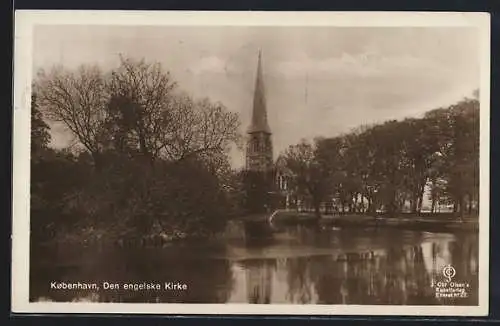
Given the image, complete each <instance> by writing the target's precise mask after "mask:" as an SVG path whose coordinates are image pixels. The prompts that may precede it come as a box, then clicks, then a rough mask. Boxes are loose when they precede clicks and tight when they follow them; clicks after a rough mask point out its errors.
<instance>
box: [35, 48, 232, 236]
mask: <svg viewBox="0 0 500 326" xmlns="http://www.w3.org/2000/svg"><path fill="white" fill-rule="evenodd" d="M47 122H51V123H59V124H61V125H63V126H64V127H65V128H66V129H67V130H68V131H69V133H70V134H71V135H72V136H73V137H74V140H75V141H74V145H72V146H69V147H68V148H64V149H62V150H55V149H53V148H52V147H53V146H50V143H51V132H50V128H49V125H48V124H47ZM31 125H32V129H31V130H32V131H31V140H32V143H31V145H32V180H31V184H32V191H31V200H32V203H31V210H32V214H31V216H32V218H31V227H32V238H33V239H39V240H40V241H43V240H46V239H51V238H52V239H53V238H54V237H55V238H60V237H62V236H68V235H77V234H79V235H80V238H82V239H83V238H92V237H106V238H109V239H112V238H123V237H125V238H131V237H147V236H153V235H156V236H161V237H163V238H165V237H168V238H175V237H178V236H183V235H186V234H189V235H193V234H206V233H210V232H215V231H217V230H219V229H220V227H221V226H222V225H223V224H224V220H225V219H226V218H228V217H229V216H230V215H231V214H232V212H233V208H234V205H231V200H230V195H229V191H228V187H227V184H228V183H229V182H228V180H227V179H228V177H229V176H230V175H231V172H230V164H229V160H228V156H227V154H228V151H229V149H230V148H231V146H233V145H234V144H237V145H238V144H239V141H240V135H239V126H240V121H239V117H238V115H237V114H235V113H233V112H231V111H229V110H227V109H226V108H225V107H224V106H223V105H222V104H221V103H213V102H211V101H209V100H208V99H202V100H195V99H193V98H192V97H191V96H189V95H188V94H186V93H184V92H182V91H180V90H179V89H178V86H177V83H176V82H175V81H173V79H172V77H171V76H170V74H169V73H168V72H167V71H164V70H163V69H162V67H161V65H159V64H150V63H146V62H145V61H134V60H130V59H124V58H121V63H120V65H119V67H117V68H116V69H113V70H111V71H109V72H103V71H102V70H101V69H99V67H97V66H81V67H80V68H78V69H76V70H68V69H65V68H61V67H56V68H54V69H52V70H51V71H50V72H40V73H39V74H38V76H37V78H36V80H35V81H34V85H33V96H32V123H31Z"/></svg>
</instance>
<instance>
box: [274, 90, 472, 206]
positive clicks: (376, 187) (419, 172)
mask: <svg viewBox="0 0 500 326" xmlns="http://www.w3.org/2000/svg"><path fill="white" fill-rule="evenodd" d="M478 116H479V102H478V100H477V99H474V98H473V99H468V98H466V99H464V100H462V101H460V102H459V103H457V104H455V105H451V106H450V107H448V108H442V109H437V110H433V111H429V112H427V113H426V114H425V116H424V117H423V118H420V119H416V118H412V119H405V120H402V121H396V120H392V121H386V122H384V123H382V124H377V125H372V126H364V127H362V128H358V129H356V130H353V131H352V132H351V133H348V134H345V135H340V136H338V137H333V138H325V139H317V140H316V142H315V144H309V143H307V142H305V141H302V142H301V143H300V144H297V145H292V146H290V147H289V148H288V149H287V150H286V151H285V152H284V155H283V157H284V158H285V161H286V165H287V167H288V169H289V170H290V171H291V176H292V183H293V185H294V187H295V193H296V194H297V195H299V196H304V195H307V196H310V197H311V198H312V199H313V201H314V202H315V204H314V206H315V207H316V210H317V207H318V206H319V202H320V201H331V200H335V201H337V202H338V203H339V204H340V207H341V209H340V210H341V212H344V211H345V210H346V208H347V210H348V211H349V212H368V213H371V214H374V213H375V212H376V211H377V210H383V211H385V212H387V213H388V214H390V215H394V214H396V213H399V212H401V211H403V210H405V209H409V211H411V212H413V213H418V212H420V211H421V210H422V206H423V201H424V194H425V192H426V189H427V188H430V191H429V192H428V193H429V194H428V196H429V198H430V200H431V209H432V211H433V212H434V211H435V210H436V207H437V205H438V204H448V203H451V204H453V210H454V212H455V213H457V214H459V215H464V214H469V215H470V214H473V213H477V208H478V201H479V197H478V188H479V183H478V182H479V181H478V176H479V166H478V164H479V162H478V160H479V120H478Z"/></svg>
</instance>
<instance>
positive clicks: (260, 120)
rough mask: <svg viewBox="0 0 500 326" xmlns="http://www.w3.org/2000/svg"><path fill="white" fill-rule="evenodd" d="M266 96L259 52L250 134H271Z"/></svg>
mask: <svg viewBox="0 0 500 326" xmlns="http://www.w3.org/2000/svg"><path fill="white" fill-rule="evenodd" d="M265 95H266V94H265V88H264V78H263V74H262V55H261V51H260V50H259V59H258V63H257V77H256V79H255V91H254V98H253V112H252V124H251V125H250V128H249V129H248V133H255V132H265V133H268V134H270V133H271V128H269V124H268V122H267V107H266V96H265Z"/></svg>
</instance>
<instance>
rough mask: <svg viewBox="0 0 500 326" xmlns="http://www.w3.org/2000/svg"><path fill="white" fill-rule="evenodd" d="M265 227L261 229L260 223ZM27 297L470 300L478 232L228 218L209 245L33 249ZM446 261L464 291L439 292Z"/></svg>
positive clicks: (404, 302)
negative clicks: (59, 284) (145, 287)
mask: <svg viewBox="0 0 500 326" xmlns="http://www.w3.org/2000/svg"><path fill="white" fill-rule="evenodd" d="M262 227H266V228H267V229H262ZM32 257H33V259H32V270H31V281H30V286H31V291H30V294H31V299H32V300H53V301H75V300H89V301H106V302H189V303H224V302H233V303H255V304H269V303H294V304H314V303H316V304H401V305H431V304H459V305H477V302H478V298H477V285H478V237H477V234H475V233H456V234H439V233H425V232H411V231H401V230H393V229H342V230H338V229H319V228H317V227H307V226H287V227H284V226H283V227H276V226H274V227H273V228H272V229H271V228H269V227H268V226H255V225H250V226H249V225H243V224H241V225H230V226H229V228H228V231H227V232H226V234H225V236H224V237H223V238H221V239H218V240H215V241H213V242H211V243H198V244H193V243H185V244H176V245H174V246H168V247H164V248H140V249H134V250H131V249H128V250H124V249H118V248H106V249H99V250H98V249H96V248H87V249H84V248H67V247H66V248H47V249H44V250H42V249H40V248H34V251H33V255H32ZM446 264H452V265H453V266H454V268H455V269H456V278H459V279H460V280H463V281H467V282H469V283H470V285H471V288H470V291H469V294H470V295H469V297H468V298H461V299H446V300H444V299H436V298H435V294H434V293H435V292H434V289H433V288H432V287H431V284H432V280H433V278H435V277H437V276H438V275H440V273H441V269H442V267H443V266H445V265H446ZM51 281H68V282H74V281H89V282H90V281H92V282H94V281H95V282H98V283H101V282H104V281H108V282H115V283H122V284H123V283H127V282H157V283H162V284H163V282H166V281H179V282H184V283H186V284H187V285H188V287H189V288H188V290H187V291H125V290H119V291H104V290H102V289H101V290H99V291H94V292H91V291H88V290H86V291H85V290H79V291H59V290H51V289H50V282H51Z"/></svg>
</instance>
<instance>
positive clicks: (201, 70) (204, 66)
mask: <svg viewBox="0 0 500 326" xmlns="http://www.w3.org/2000/svg"><path fill="white" fill-rule="evenodd" d="M234 70H235V67H234V66H233V65H231V64H230V63H228V61H227V60H223V59H221V58H219V57H216V56H209V57H203V58H201V59H200V60H198V61H195V62H194V63H193V64H192V65H191V67H190V68H189V71H190V72H191V73H193V74H195V75H201V74H205V73H212V74H227V73H230V72H234Z"/></svg>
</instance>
